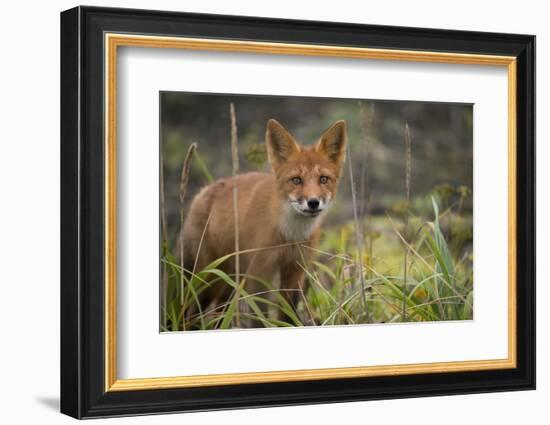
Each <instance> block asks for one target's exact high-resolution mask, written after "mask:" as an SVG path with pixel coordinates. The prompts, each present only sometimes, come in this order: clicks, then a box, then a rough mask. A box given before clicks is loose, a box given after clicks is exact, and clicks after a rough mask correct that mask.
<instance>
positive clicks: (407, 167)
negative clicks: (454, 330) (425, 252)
mask: <svg viewBox="0 0 550 425" xmlns="http://www.w3.org/2000/svg"><path fill="white" fill-rule="evenodd" d="M411 168H412V161H411V130H410V128H409V123H408V122H406V123H405V196H406V199H407V210H406V211H405V232H404V234H405V235H406V236H405V237H406V238H407V239H408V236H407V235H408V228H409V207H410V202H411ZM407 242H408V241H407ZM408 256H409V248H408V247H407V246H406V247H405V250H404V255H403V305H402V312H401V317H402V320H403V322H405V321H406V320H407V297H408V293H407V271H408V270H407V269H408V267H409V258H408Z"/></svg>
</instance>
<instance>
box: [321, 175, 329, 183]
mask: <svg viewBox="0 0 550 425" xmlns="http://www.w3.org/2000/svg"><path fill="white" fill-rule="evenodd" d="M319 182H320V183H321V184H327V183H328V177H327V176H321V178H320V179H319Z"/></svg>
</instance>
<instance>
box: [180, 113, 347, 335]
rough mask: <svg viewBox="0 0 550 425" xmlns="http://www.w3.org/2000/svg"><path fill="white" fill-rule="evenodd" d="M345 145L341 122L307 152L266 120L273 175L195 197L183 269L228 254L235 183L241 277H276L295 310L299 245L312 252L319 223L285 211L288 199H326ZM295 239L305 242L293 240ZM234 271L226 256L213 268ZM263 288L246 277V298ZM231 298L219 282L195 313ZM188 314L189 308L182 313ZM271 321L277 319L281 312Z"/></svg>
mask: <svg viewBox="0 0 550 425" xmlns="http://www.w3.org/2000/svg"><path fill="white" fill-rule="evenodd" d="M345 139H346V128H345V123H344V122H343V121H339V122H337V123H336V124H334V125H333V126H332V127H331V128H330V129H329V130H327V131H326V132H325V133H324V134H323V136H322V137H321V139H320V140H319V141H318V142H317V143H316V144H315V145H314V146H311V147H301V146H299V145H298V144H297V143H296V142H295V140H294V139H293V138H292V136H291V135H290V133H288V132H287V131H286V129H284V127H282V126H281V125H280V124H279V123H278V122H276V121H275V120H269V121H268V125H267V131H266V144H267V149H268V155H269V160H270V162H271V164H272V167H273V170H274V174H264V173H256V172H254V173H247V174H243V175H240V176H238V177H237V178H236V179H235V180H234V179H233V178H225V179H221V180H218V181H216V182H215V183H212V184H211V185H208V186H206V187H205V188H203V189H202V190H201V191H200V192H199V194H197V195H196V196H195V198H194V199H193V202H192V204H191V208H190V211H189V214H188V217H187V219H186V222H185V225H184V229H183V239H184V241H185V242H184V243H185V250H184V252H185V257H186V258H185V267H186V268H187V269H194V270H201V269H203V268H204V267H205V266H206V265H208V264H209V263H210V262H212V261H214V260H215V259H217V258H220V257H222V256H224V255H227V254H230V253H232V252H234V250H235V229H234V212H233V185H234V184H235V182H236V184H237V188H238V217H239V243H240V250H241V251H246V250H256V251H255V252H250V253H243V254H241V255H240V270H241V274H242V273H244V274H247V275H252V276H256V277H259V278H261V279H263V280H266V281H268V282H272V281H273V279H274V277H275V276H276V275H277V273H279V274H280V289H281V290H283V291H284V290H290V291H286V292H283V294H285V296H286V298H287V300H288V301H289V302H291V303H293V304H296V302H297V300H298V298H297V295H298V294H299V292H297V291H296V290H297V289H300V287H301V286H302V283H303V271H302V268H301V267H300V266H299V265H298V263H301V264H303V263H304V261H305V262H306V263H307V262H308V261H309V260H310V259H311V257H312V253H313V251H312V250H311V249H307V248H301V247H300V245H306V246H310V247H315V246H316V244H317V241H318V238H319V233H320V223H321V220H320V216H317V217H304V216H301V215H300V214H299V213H297V212H296V211H295V210H294V209H293V208H292V207H290V206H289V200H292V199H296V200H298V199H310V198H319V199H325V200H329V201H330V200H332V199H334V196H335V194H336V189H337V184H338V178H339V176H340V170H341V167H342V163H343V161H344V157H345ZM321 176H326V177H328V181H327V182H326V183H324V184H321V183H320V178H321ZM295 177H300V179H301V180H302V184H300V185H297V184H294V183H293V180H292V179H293V178H295ZM203 233H204V234H203ZM301 235H305V237H304V238H303V239H302V238H300V240H297V238H298V237H300V236H301ZM199 247H200V249H199ZM270 247H271V248H270ZM266 248H269V249H266ZM234 267H235V264H234V258H233V257H232V258H231V260H228V261H227V262H225V263H223V264H222V266H221V268H222V269H223V270H224V271H226V272H227V273H229V274H234ZM264 290H265V287H263V286H262V285H261V284H259V283H257V282H255V281H254V280H252V279H247V281H246V284H245V291H246V292H247V293H249V294H251V293H256V292H261V291H264ZM231 292H232V289H231V288H230V287H229V286H228V285H227V284H225V283H221V282H218V283H216V284H214V285H212V286H211V287H210V288H208V289H207V290H206V291H205V292H203V294H202V295H201V307H202V309H203V311H204V310H205V309H208V308H209V307H210V308H215V307H217V306H220V305H221V304H223V303H225V302H226V301H227V300H228V299H229V297H230V294H231ZM195 313H196V309H195V308H193V309H191V310H190V311H189V312H188V315H189V314H195ZM279 318H280V319H285V317H284V315H283V314H280V315H279ZM251 325H252V324H251Z"/></svg>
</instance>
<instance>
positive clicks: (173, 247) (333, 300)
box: [61, 7, 535, 418]
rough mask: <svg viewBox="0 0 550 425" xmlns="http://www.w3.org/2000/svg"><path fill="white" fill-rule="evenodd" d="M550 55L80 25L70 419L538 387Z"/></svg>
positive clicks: (417, 41) (86, 19)
mask: <svg viewBox="0 0 550 425" xmlns="http://www.w3.org/2000/svg"><path fill="white" fill-rule="evenodd" d="M534 69H535V38H534V36H529V35H517V34H495V33H477V32H464V31H449V30H434V29H418V28H401V27H390V26H368V25H354V24H341V23H328V22H311V21H292V20H278V19H264V18H251V17H246V18H245V17H236V16H218V15H199V14H186V13H175V12H160V11H143V10H129V9H108V8H94V7H77V8H74V9H71V10H68V11H65V12H63V13H62V14H61V116H62V123H61V164H62V165H61V167H62V169H61V193H62V205H61V211H62V217H61V221H62V229H61V248H62V252H61V254H62V255H61V257H62V264H61V271H62V273H61V275H62V276H61V411H62V412H63V413H65V414H68V415H71V416H73V417H76V418H91V417H103V416H120V415H135V414H147V413H163V412H178V411H181V412H184V411H196V410H210V409H226V408H240V407H255V406H274V405H291V404H307V403H325V402H338V401H353V400H369V399H384V398H398V397H414V396H428V395H444V394H462V393H476V392H488V391H509V390H522V389H533V388H534V387H535V232H534V227H535V221H534V214H535V208H534V206H535V182H534V176H535V172H534V164H535V161H534V155H535V151H534V146H535V145H534V143H535V140H534V120H535V109H534V105H535V102H534V100H535V99H534V84H535V75H534Z"/></svg>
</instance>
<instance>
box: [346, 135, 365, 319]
mask: <svg viewBox="0 0 550 425" xmlns="http://www.w3.org/2000/svg"><path fill="white" fill-rule="evenodd" d="M347 157H348V158H347V162H348V170H349V181H350V188H351V201H352V205H353V220H354V222H355V238H356V240H357V255H358V257H359V267H358V271H359V281H360V282H361V294H362V296H361V300H362V303H363V310H364V312H365V320H366V322H367V323H368V322H369V307H368V304H367V294H366V292H365V276H364V270H363V236H362V234H361V226H360V224H359V218H358V216H357V195H356V194H355V182H354V181H353V167H352V165H351V149H350V146H349V143H348V145H347Z"/></svg>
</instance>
